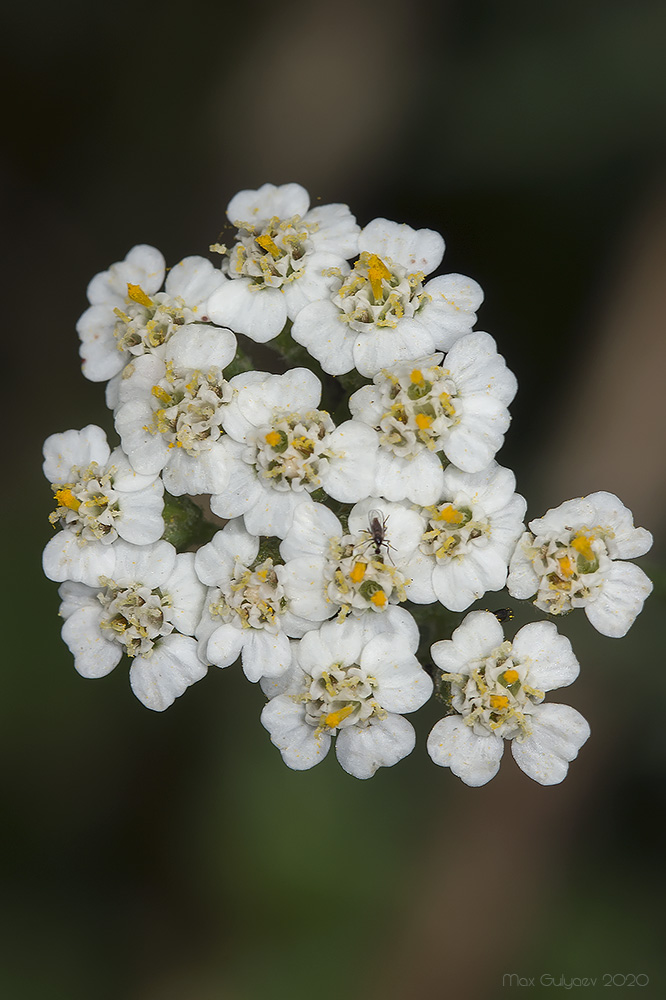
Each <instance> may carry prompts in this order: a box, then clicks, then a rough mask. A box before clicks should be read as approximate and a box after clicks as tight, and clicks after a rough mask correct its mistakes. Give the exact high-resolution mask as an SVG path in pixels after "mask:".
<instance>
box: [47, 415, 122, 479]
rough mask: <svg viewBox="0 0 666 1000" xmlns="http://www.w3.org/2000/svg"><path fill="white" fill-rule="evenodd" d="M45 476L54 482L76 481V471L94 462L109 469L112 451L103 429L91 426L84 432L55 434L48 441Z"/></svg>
mask: <svg viewBox="0 0 666 1000" xmlns="http://www.w3.org/2000/svg"><path fill="white" fill-rule="evenodd" d="M43 452H44V465H43V466H42V468H43V469H44V475H45V476H46V478H47V479H48V481H49V482H50V483H58V484H60V483H69V482H71V481H72V468H80V469H87V468H88V466H89V465H90V464H91V462H97V464H98V465H99V466H100V468H104V467H106V464H107V462H108V461H109V456H110V454H111V450H110V448H109V445H108V442H107V440H106V434H105V433H104V431H103V430H102V428H101V427H97V426H96V425H95V424H88V426H87V427H84V428H83V429H82V430H80V431H74V430H72V431H65V432H64V433H62V434H51V436H50V437H47V439H46V441H45V442H44V448H43Z"/></svg>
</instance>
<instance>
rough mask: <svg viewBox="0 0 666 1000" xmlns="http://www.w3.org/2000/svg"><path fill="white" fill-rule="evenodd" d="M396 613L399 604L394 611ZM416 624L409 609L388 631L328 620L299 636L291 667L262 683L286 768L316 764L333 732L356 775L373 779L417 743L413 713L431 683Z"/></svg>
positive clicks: (265, 717) (264, 717)
mask: <svg viewBox="0 0 666 1000" xmlns="http://www.w3.org/2000/svg"><path fill="white" fill-rule="evenodd" d="M395 610H396V611H397V612H400V609H395ZM417 645H418V630H417V629H416V627H415V625H414V623H413V620H412V619H411V618H410V616H409V615H408V614H407V613H406V612H402V615H399V614H398V615H395V616H394V617H393V618H392V621H391V631H384V628H383V627H382V624H381V621H380V620H378V619H372V620H369V619H363V620H360V619H359V620H352V619H350V620H348V621H346V622H344V623H343V624H340V623H338V622H328V623H326V624H324V625H322V627H321V628H320V629H318V630H317V631H313V632H308V634H307V635H306V636H304V637H303V639H301V641H300V643H298V646H297V647H296V650H295V654H294V664H293V667H292V668H291V670H290V671H289V672H288V673H287V674H285V676H284V678H281V679H280V681H279V682H277V683H274V684H268V685H265V690H266V693H267V694H269V696H271V700H270V701H269V702H268V704H267V705H266V707H265V708H264V710H263V712H262V713H261V721H262V724H263V725H264V726H265V727H266V729H267V730H268V731H269V733H270V734H271V741H272V742H273V743H274V744H275V746H277V747H278V749H279V750H280V752H281V754H282V757H283V759H284V761H285V763H286V764H288V765H289V767H291V768H294V769H295V770H299V771H300V770H305V769H307V768H310V767H313V766H314V765H315V764H318V763H319V761H320V760H322V759H323V758H324V757H325V756H326V754H327V753H328V751H329V748H330V745H331V740H332V738H333V737H336V743H335V753H336V756H337V758H338V760H339V762H340V764H341V765H342V767H343V768H344V769H345V771H347V772H348V773H349V774H352V775H354V777H356V778H370V777H372V775H373V774H374V773H375V771H376V770H377V768H379V767H390V766H392V765H393V764H397V762H398V761H399V760H402V759H403V757H406V756H407V755H408V754H409V753H411V751H412V750H413V748H414V744H415V740H416V737H415V733H414V728H413V726H412V725H411V724H410V723H409V722H408V721H407V720H406V719H404V718H403V715H402V713H404V712H414V711H415V710H416V709H417V708H420V707H421V705H423V704H425V702H426V701H427V700H428V698H429V697H430V695H431V693H432V681H431V679H430V677H429V676H428V675H427V674H426V673H425V671H424V670H423V669H422V668H421V666H420V664H419V662H418V660H417V659H416V656H415V655H414V653H415V651H416V647H417Z"/></svg>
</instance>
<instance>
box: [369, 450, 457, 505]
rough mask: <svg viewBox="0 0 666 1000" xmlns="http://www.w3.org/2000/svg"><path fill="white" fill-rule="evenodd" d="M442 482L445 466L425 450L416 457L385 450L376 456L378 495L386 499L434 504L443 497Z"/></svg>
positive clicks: (435, 456)
mask: <svg viewBox="0 0 666 1000" xmlns="http://www.w3.org/2000/svg"><path fill="white" fill-rule="evenodd" d="M443 481H444V471H443V469H442V463H441V462H440V460H439V458H438V457H437V455H435V454H433V452H431V451H428V450H427V449H426V448H424V449H423V451H420V452H419V453H418V454H417V455H415V456H414V457H413V458H401V457H400V456H399V455H394V454H393V453H392V452H390V451H387V450H386V449H385V448H380V449H379V452H378V453H377V471H376V473H375V484H376V492H377V493H380V494H381V495H382V496H384V497H386V498H387V500H404V499H409V500H412V501H413V502H414V503H419V504H423V505H424V506H427V505H429V504H433V503H435V502H436V501H437V500H438V498H439V497H440V496H441V495H442V486H443Z"/></svg>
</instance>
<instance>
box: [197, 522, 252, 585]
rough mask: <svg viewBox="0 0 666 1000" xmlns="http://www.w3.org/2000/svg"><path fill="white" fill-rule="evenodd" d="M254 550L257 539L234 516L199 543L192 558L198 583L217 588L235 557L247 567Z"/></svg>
mask: <svg viewBox="0 0 666 1000" xmlns="http://www.w3.org/2000/svg"><path fill="white" fill-rule="evenodd" d="M258 552H259V539H258V538H255V537H254V536H253V535H250V534H249V533H248V531H247V530H246V528H245V526H244V524H243V521H242V519H241V518H236V519H234V520H233V521H230V522H229V524H226V525H225V526H224V528H223V529H222V531H218V532H217V533H216V534H215V535H213V537H212V539H211V541H210V542H208V543H207V544H206V545H202V546H201V548H200V549H199V550H198V551H197V553H196V555H195V558H194V568H195V570H196V573H197V576H198V577H199V579H200V580H201V582H202V583H205V584H207V585H208V586H209V587H219V586H221V584H222V583H223V582H226V581H227V580H228V578H229V577H230V576H231V574H232V572H233V568H234V564H235V563H236V560H238V561H239V562H241V563H242V564H243V566H250V565H251V564H252V563H253V562H254V560H255V559H256V558H257V553H258Z"/></svg>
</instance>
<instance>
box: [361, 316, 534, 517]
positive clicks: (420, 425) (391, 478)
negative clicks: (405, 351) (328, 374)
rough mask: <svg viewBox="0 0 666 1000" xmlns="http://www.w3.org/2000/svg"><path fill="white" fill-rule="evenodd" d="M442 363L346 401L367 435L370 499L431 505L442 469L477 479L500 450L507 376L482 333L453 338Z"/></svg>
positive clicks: (393, 374) (512, 387) (412, 367)
mask: <svg viewBox="0 0 666 1000" xmlns="http://www.w3.org/2000/svg"><path fill="white" fill-rule="evenodd" d="M440 362H442V356H441V355H439V354H437V355H434V356H433V357H431V358H422V359H421V360H420V361H417V362H415V363H414V364H412V363H411V362H410V364H407V365H400V366H398V367H397V368H394V369H393V370H388V369H387V370H385V371H382V372H381V373H380V374H378V375H376V376H375V377H374V380H373V381H374V384H373V385H369V386H363V388H361V389H359V390H358V391H357V392H355V393H354V394H353V396H351V398H350V400H349V407H350V410H351V412H352V414H353V416H354V417H355V418H356V419H357V420H359V421H361V422H363V423H366V424H368V425H370V426H372V427H374V428H375V430H376V431H377V433H378V435H379V451H378V454H377V467H376V473H375V492H377V493H379V494H380V495H382V496H385V497H387V498H388V499H390V500H401V499H403V498H405V497H406V498H408V499H410V500H413V501H414V502H415V503H422V504H431V503H434V502H435V500H436V498H437V497H438V496H439V495H440V493H441V491H442V487H443V479H442V475H443V472H442V462H441V459H440V457H439V456H440V455H442V456H444V457H445V460H446V461H448V462H452V463H453V464H454V465H456V466H457V467H458V468H459V469H462V470H463V472H481V471H482V470H483V469H485V468H487V467H488V465H489V464H490V462H491V461H492V460H493V458H494V456H495V454H496V452H497V451H498V450H499V449H500V448H501V447H502V444H503V442H504V432H505V431H506V430H507V428H508V426H509V421H510V417H509V411H508V409H507V407H508V405H509V403H510V402H511V400H512V399H513V397H514V396H515V394H516V387H517V385H516V379H515V376H514V375H513V374H512V373H511V372H510V371H509V369H508V368H507V367H506V364H505V362H504V359H503V358H502V357H501V356H500V355H499V354H498V353H497V346H496V344H495V341H494V340H493V338H492V337H491V336H489V334H487V333H471V334H469V335H468V336H466V337H463V338H461V339H460V340H459V341H458V342H457V343H456V344H455V345H454V346H453V347H452V348H451V350H450V351H449V353H448V354H447V356H446V359H445V361H444V362H443V363H440Z"/></svg>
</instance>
